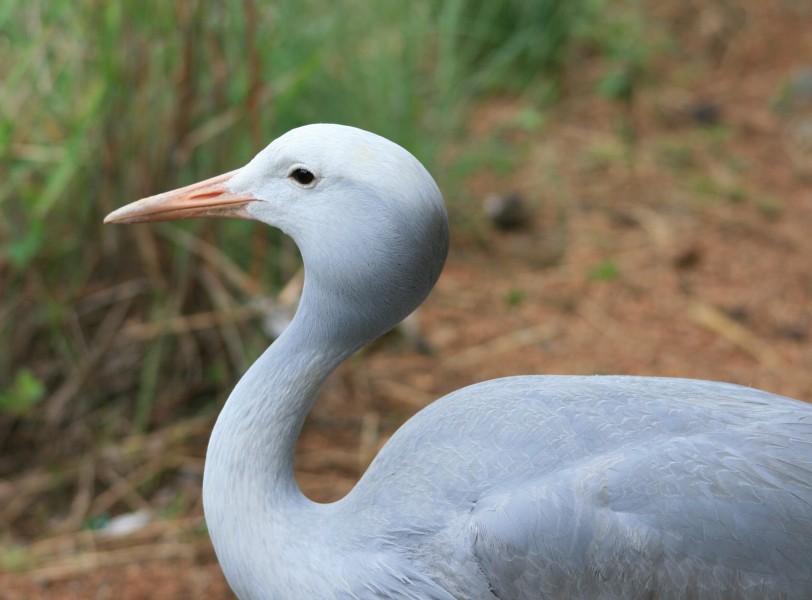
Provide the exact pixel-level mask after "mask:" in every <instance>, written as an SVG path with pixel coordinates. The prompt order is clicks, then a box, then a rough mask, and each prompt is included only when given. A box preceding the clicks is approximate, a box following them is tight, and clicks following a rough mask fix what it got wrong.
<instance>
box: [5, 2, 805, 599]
mask: <svg viewBox="0 0 812 600" xmlns="http://www.w3.org/2000/svg"><path fill="white" fill-rule="evenodd" d="M654 10H655V12H654V14H653V17H654V18H655V19H657V21H658V22H659V23H664V24H666V25H665V26H664V27H665V29H667V30H668V31H669V32H670V35H671V37H672V47H671V48H670V49H669V50H668V51H667V52H665V53H664V54H663V55H662V57H660V58H656V59H654V62H655V65H654V67H653V68H650V69H649V71H650V72H649V73H647V74H646V75H645V76H644V78H643V81H642V85H641V86H640V88H639V89H638V90H637V93H636V94H635V96H634V97H633V99H632V100H631V101H630V102H629V103H624V102H619V101H616V100H611V99H606V98H602V97H600V96H599V95H597V94H595V92H594V89H595V81H596V78H597V77H598V74H599V70H600V61H599V59H598V58H596V59H595V60H594V61H586V62H585V64H584V67H583V69H582V70H581V71H580V72H578V73H573V74H571V75H570V76H568V80H567V82H566V89H565V93H564V98H563V101H562V102H561V104H560V106H559V107H558V108H556V109H555V110H553V111H551V112H549V113H545V114H544V123H543V125H542V126H541V127H540V128H538V129H534V128H528V127H522V126H519V125H517V123H521V122H522V118H523V117H522V115H524V114H526V111H527V109H528V103H527V100H522V99H518V100H515V99H511V100H494V101H493V102H490V103H488V104H487V105H486V106H483V107H482V108H481V109H480V110H479V111H478V113H477V114H476V115H475V117H474V118H473V119H472V125H471V135H470V139H469V141H468V143H470V144H482V145H483V146H484V145H487V144H493V143H501V144H504V145H505V146H506V147H508V148H509V149H510V151H512V152H516V155H517V156H518V161H517V164H516V167H515V168H514V169H510V170H507V171H498V170H494V169H486V168H483V169H480V170H478V171H477V172H476V173H475V174H473V175H472V176H470V177H469V178H468V181H467V186H466V188H465V189H463V190H460V191H459V192H458V194H459V198H451V197H449V198H447V199H448V201H449V205H450V206H451V207H452V211H451V218H452V224H453V225H454V230H455V237H454V239H453V241H452V249H451V254H450V256H449V260H448V264H447V267H446V269H445V272H444V274H443V276H442V277H441V279H440V281H439V283H438V285H437V287H436V289H435V291H434V292H433V293H432V295H431V296H430V298H429V299H428V301H427V302H426V303H425V305H424V306H423V307H422V308H421V309H420V310H419V311H418V313H417V316H416V324H417V327H416V329H417V331H418V334H417V336H418V337H419V340H420V344H418V345H415V344H414V343H412V342H413V341H414V339H413V337H410V336H404V335H397V334H396V335H391V336H389V337H387V338H386V339H384V340H382V341H380V342H377V343H376V344H375V345H374V346H373V347H372V348H370V349H368V350H366V351H364V352H363V353H362V354H360V355H359V356H356V357H354V358H353V359H352V360H350V361H349V362H348V363H347V364H345V365H343V366H342V367H341V368H340V369H339V371H338V372H337V373H336V374H335V376H334V377H333V378H332V379H331V380H330V381H329V382H328V384H327V386H326V388H325V389H324V390H323V393H322V396H321V399H320V401H319V402H318V403H317V405H316V407H315V408H314V411H313V413H312V415H311V417H310V419H309V421H308V423H307V425H306V428H305V431H304V433H303V436H302V439H301V441H300V444H299V455H298V459H297V460H298V463H297V467H298V471H297V472H298V477H299V481H300V484H301V486H302V487H303V489H304V490H305V491H306V492H307V493H308V495H309V496H311V497H312V498H314V499H316V500H320V501H328V500H332V499H336V498H339V497H341V496H342V495H343V494H344V493H346V492H347V491H348V490H349V489H350V488H351V487H352V485H353V483H354V482H355V480H356V479H357V477H358V476H359V474H360V473H361V472H362V471H363V469H364V467H365V466H366V464H368V462H369V460H370V459H371V457H372V456H374V454H375V452H376V451H377V449H378V448H379V447H380V446H381V445H382V444H383V443H385V441H386V439H387V438H388V436H389V435H391V433H392V432H393V431H394V430H395V429H396V428H397V427H398V426H399V425H400V424H401V423H402V422H403V421H404V420H405V419H407V418H408V417H409V416H410V415H411V414H413V413H414V412H416V411H417V410H419V409H420V408H421V407H422V406H424V405H425V404H427V403H429V402H431V401H432V400H433V399H435V398H437V397H439V396H441V395H442V394H444V393H447V392H449V391H451V390H454V389H457V388H459V387H461V386H464V385H466V384H470V383H474V382H476V381H480V380H484V379H489V378H494V377H502V376H506V375H513V374H520V373H522V374H526V373H550V374H564V373H570V374H572V373H575V374H591V373H597V374H607V373H622V374H641V375H660V376H673V377H690V378H700V379H714V380H723V381H731V382H735V383H740V384H744V385H749V386H755V387H759V388H763V389H766V390H769V391H772V392H776V393H780V394H785V395H789V396H793V397H796V398H800V399H803V400H806V401H812V82H810V80H812V35H810V31H812V9H810V8H809V7H808V6H807V4H806V3H803V2H791V1H789V0H786V1H778V0H774V1H767V2H761V1H755V0H753V1H747V2H740V3H727V2H721V1H719V2H684V3H668V2H666V3H662V7H661V8H656V9H654ZM593 62H594V64H593ZM494 140H496V142H494ZM517 149H518V150H517ZM510 192H516V193H517V194H518V195H519V196H520V197H521V198H522V199H523V200H524V202H525V203H526V206H527V207H528V208H529V211H530V214H531V216H530V217H529V218H528V220H527V222H526V224H525V226H524V227H522V228H519V229H517V230H515V231H507V232H503V231H498V230H497V229H495V228H492V227H491V226H490V225H489V224H488V222H487V219H486V218H485V217H484V216H483V215H482V214H481V212H480V209H479V206H478V204H479V201H480V200H481V199H483V198H485V197H486V196H488V195H490V194H506V193H510ZM452 193H453V192H452ZM465 199H476V204H474V203H473V202H465V201H464V200H465ZM474 213H476V215H474ZM472 215H474V216H473V217H472ZM418 346H424V348H423V351H420V350H419V349H418ZM426 350H427V351H426ZM210 425H211V423H210V422H209V421H204V422H202V423H201V424H200V432H199V435H198V436H197V437H195V438H194V439H196V440H199V441H198V442H197V443H196V444H195V445H192V446H190V447H189V449H188V453H189V457H190V458H189V462H188V463H187V464H192V465H196V466H195V467H194V468H189V469H187V471H188V472H187V477H186V483H185V484H184V485H188V488H189V490H190V492H189V493H190V494H199V492H198V491H195V490H199V476H200V472H201V471H200V464H201V459H202V457H203V455H204V451H205V439H206V435H207V432H208V429H209V428H210ZM37 544H39V546H37ZM31 547H32V548H34V550H37V551H40V550H42V554H43V555H46V554H47V555H48V556H50V558H49V560H47V561H41V562H39V563H37V565H36V566H33V567H31V568H30V569H24V570H22V571H21V572H13V573H6V574H2V573H0V598H7V599H35V598H36V599H39V598H42V599H45V598H48V599H57V598H58V599H63V598H64V599H72V598H77V599H78V598H83V599H84V598H94V599H98V600H103V599H108V598H109V599H113V598H115V599H119V600H136V599H141V598H151V599H170V598H177V599H181V598H196V599H224V598H231V597H233V596H232V595H231V592H230V591H229V589H228V586H227V585H226V583H225V581H224V580H223V578H222V575H221V574H220V570H219V567H218V566H217V563H216V559H215V556H214V553H213V551H212V549H211V546H210V544H209V542H208V538H207V536H206V535H205V533H202V518H201V511H200V506H199V502H196V503H193V504H192V507H191V508H190V509H189V510H188V511H185V512H184V514H182V515H180V516H177V515H176V516H173V517H172V518H169V519H163V520H160V521H153V522H151V523H150V524H149V525H147V526H146V527H145V528H143V529H139V530H137V531H136V532H134V533H132V534H129V535H126V536H123V537H120V538H116V539H104V538H102V537H101V536H99V535H94V534H90V533H88V532H83V533H81V534H64V535H62V536H55V537H52V538H49V539H47V540H38V541H35V542H32V544H31ZM46 547H47V551H46V550H43V548H46ZM28 550H31V548H28ZM4 552H5V551H4ZM9 552H10V550H9Z"/></svg>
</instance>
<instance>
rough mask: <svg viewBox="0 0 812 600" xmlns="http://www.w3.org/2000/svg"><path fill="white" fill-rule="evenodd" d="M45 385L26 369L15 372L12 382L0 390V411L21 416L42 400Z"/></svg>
mask: <svg viewBox="0 0 812 600" xmlns="http://www.w3.org/2000/svg"><path fill="white" fill-rule="evenodd" d="M44 395H45V385H43V383H42V381H40V380H39V379H37V378H36V376H35V375H34V374H33V373H31V371H29V370H28V369H21V370H20V371H18V372H17V375H16V377H15V378H14V381H13V383H12V384H11V386H9V387H8V388H7V389H5V390H0V413H6V414H10V415H17V416H22V415H26V414H29V413H30V412H31V410H32V409H33V408H34V407H35V406H36V405H37V403H38V402H39V401H40V400H42V398H43V396H44Z"/></svg>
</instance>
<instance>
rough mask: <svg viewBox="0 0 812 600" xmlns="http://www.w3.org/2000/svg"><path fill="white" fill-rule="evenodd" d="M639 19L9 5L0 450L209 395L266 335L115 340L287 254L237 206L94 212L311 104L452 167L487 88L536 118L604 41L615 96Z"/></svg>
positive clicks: (245, 283) (123, 423)
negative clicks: (187, 218)
mask: <svg viewBox="0 0 812 600" xmlns="http://www.w3.org/2000/svg"><path fill="white" fill-rule="evenodd" d="M610 4H611V5H612V6H611V10H609V8H610ZM637 18H638V17H637V14H636V9H635V3H634V2H632V1H628V2H617V1H616V2H609V0H577V1H573V2H558V1H556V0H547V1H544V0H534V1H532V2H528V1H523V0H513V1H511V2H495V3H491V2H464V1H461V0H452V1H450V2H437V1H433V0H432V1H429V0H419V1H416V2H410V3H405V4H404V3H392V2H387V1H373V2H365V3H358V2H353V1H341V2H335V3H329V5H328V4H325V3H324V2H322V1H318V0H314V1H305V2H274V3H263V2H257V1H256V0H228V1H223V2H197V1H194V0H188V1H183V2H157V1H154V2H134V1H133V2H101V1H98V0H82V1H79V2H51V1H45V0H41V1H40V0H9V1H8V2H4V3H3V7H2V8H0V48H2V50H1V52H2V54H0V73H1V74H2V80H3V87H2V94H0V156H2V163H1V164H0V182H1V183H0V215H2V218H1V219H0V287H2V290H3V294H2V303H1V304H0V347H2V348H3V349H4V351H3V352H2V353H0V390H1V391H0V448H5V450H6V452H8V451H9V448H8V447H7V445H8V444H9V443H10V440H12V439H13V438H14V436H17V439H19V438H20V437H22V438H30V439H31V441H32V442H36V441H37V440H40V441H41V440H48V439H51V436H52V435H53V433H54V431H55V428H57V429H58V428H59V427H61V426H64V425H65V424H67V423H76V422H84V423H92V424H93V425H94V426H97V425H99V420H101V422H103V423H104V424H105V428H109V429H110V432H111V435H119V433H120V432H119V431H118V430H119V429H120V427H125V428H129V427H133V428H136V429H137V430H144V429H146V428H148V427H149V426H150V424H151V423H152V422H153V421H154V420H155V419H159V420H163V419H164V418H165V417H166V416H167V413H172V412H173V411H174V410H175V409H177V407H181V406H187V405H188V404H187V402H186V399H188V397H189V396H190V395H191V396H194V397H195V398H197V399H200V398H210V399H211V398H219V397H221V396H222V394H223V393H224V392H225V391H226V390H228V389H229V387H230V385H231V382H232V380H233V379H234V377H235V375H237V374H238V373H239V372H241V371H242V369H243V368H244V367H245V365H246V361H248V360H249V359H250V357H252V356H254V355H255V354H256V351H257V349H258V348H259V347H261V346H263V345H264V344H266V342H267V336H265V335H264V334H263V333H262V332H261V331H258V330H256V329H254V330H253V335H250V332H251V330H250V329H249V330H247V331H246V332H243V333H249V335H239V336H237V335H233V334H234V330H233V326H232V325H224V326H223V327H222V328H220V329H227V330H230V331H231V334H226V335H218V334H214V335H212V332H211V330H209V331H204V332H202V333H201V334H200V338H197V337H195V338H187V337H184V336H181V337H178V336H173V335H165V334H164V333H162V332H161V331H159V330H157V329H153V330H148V331H142V332H141V333H142V335H141V338H140V339H137V340H134V345H135V346H137V347H131V348H120V347H118V348H117V352H116V354H117V356H116V357H115V358H114V357H112V356H110V355H109V352H108V351H109V350H110V348H111V344H113V343H114V339H115V334H116V333H117V332H118V330H119V329H120V328H121V327H122V325H123V323H124V319H125V317H127V318H132V317H133V315H136V314H137V315H138V316H137V318H138V319H144V320H150V321H153V322H157V323H170V322H171V320H172V318H173V317H176V316H177V315H179V314H181V313H185V312H201V311H203V312H205V311H207V310H209V311H214V310H226V309H233V308H234V306H235V305H236V304H239V303H241V302H242V301H243V300H244V296H245V294H250V293H254V294H256V293H258V292H260V291H263V292H272V291H274V290H276V289H278V288H279V286H280V285H281V284H283V283H284V282H285V281H287V279H289V278H290V277H291V276H292V275H293V273H294V272H295V270H296V268H297V265H296V255H295V252H292V250H291V247H290V245H289V244H287V243H286V242H285V241H283V240H282V239H281V238H280V236H279V235H278V234H277V233H275V232H273V231H269V230H266V229H265V228H256V227H253V226H252V225H251V224H248V223H218V224H217V226H216V227H214V226H212V224H209V223H191V224H184V225H180V226H177V225H167V226H163V227H157V228H152V229H149V230H147V229H143V228H136V229H135V230H132V229H131V230H124V229H121V228H114V227H107V228H102V226H101V220H102V218H103V216H104V215H105V214H107V213H108V212H109V211H111V210H112V209H114V208H116V207H118V206H120V205H122V204H124V203H126V202H129V201H132V200H134V199H137V198H140V197H143V196H146V195H151V194H154V193H157V192H158V191H161V190H165V189H171V188H174V187H178V186H180V185H183V184H186V183H189V182H192V181H195V180H198V179H201V178H205V177H208V176H211V175H213V174H216V173H219V172H223V171H226V170H230V169H233V168H236V167H238V166H240V165H242V164H244V163H245V162H247V160H248V159H249V158H250V157H251V156H253V154H254V153H256V152H257V151H258V150H259V149H261V148H262V147H263V146H264V145H265V144H267V143H268V142H269V141H270V140H271V139H273V137H275V136H277V135H279V134H281V133H283V132H285V131H287V130H288V129H290V128H293V127H296V126H298V125H301V124H304V123H310V122H339V123H346V124H352V125H356V126H359V127H363V128H365V129H369V130H372V131H375V132H377V133H379V134H381V135H384V136H386V137H389V138H391V139H393V140H395V141H397V142H398V143H400V144H401V145H403V146H405V147H406V148H408V149H410V150H411V151H412V152H413V153H414V154H416V155H417V156H418V157H419V158H420V159H421V160H423V161H424V162H425V163H426V164H428V165H429V167H430V169H431V170H432V171H434V172H435V173H436V174H437V176H438V178H440V179H445V180H448V179H449V178H452V179H453V177H454V176H455V174H457V175H460V176H461V174H464V173H465V172H467V170H468V171H470V169H471V168H472V167H471V160H474V162H475V163H476V158H474V159H470V157H468V158H469V160H466V158H465V157H464V156H462V157H461V156H460V155H459V153H458V154H455V155H454V158H453V160H452V161H446V163H444V164H442V158H443V157H444V156H446V157H448V156H449V154H448V152H447V151H448V150H449V149H450V148H452V147H453V144H454V142H455V141H458V140H459V139H460V135H461V127H462V125H463V124H464V123H465V119H466V118H467V117H468V115H469V111H470V110H471V108H472V107H473V106H475V105H476V104H477V103H478V102H481V101H482V100H483V99H484V98H485V97H487V96H488V95H493V94H497V93H510V94H525V93H527V94H532V95H533V97H534V98H535V99H536V103H535V104H536V106H538V111H539V114H536V115H534V114H529V115H525V120H528V119H529V123H530V125H528V126H532V125H533V123H534V122H535V120H534V119H536V120H537V119H540V112H541V111H543V108H544V106H545V105H548V104H550V103H553V102H554V101H555V100H556V98H557V96H558V94H559V91H560V90H559V86H560V81H561V76H562V71H563V70H564V69H565V65H566V64H568V63H572V62H573V61H572V60H571V59H572V56H573V55H574V54H577V53H579V52H580V53H583V52H591V53H602V54H604V55H605V56H606V57H607V70H606V80H605V81H604V85H606V86H610V87H611V86H614V87H615V88H617V89H618V90H619V91H617V90H613V92H612V93H618V94H621V95H622V94H625V93H627V91H625V88H624V86H626V87H628V85H629V83H628V81H626V78H627V77H628V76H627V75H624V74H627V73H630V72H631V70H630V69H631V68H636V67H638V66H639V64H641V63H642V62H644V61H645V58H646V57H645V53H644V52H642V51H641V48H640V47H630V46H629V40H640V39H641V38H640V36H639V35H630V34H629V28H634V27H639V26H640V24H639V23H638V21H637ZM635 43H636V44H637V46H639V45H640V43H639V42H635ZM621 88H624V89H621ZM444 152H445V154H444ZM482 160H489V158H484V157H483V158H482ZM449 162H450V163H451V164H449ZM441 166H442V168H441ZM442 183H444V184H446V183H450V182H449V181H443V182H442ZM451 184H452V185H453V183H451ZM454 196H455V195H454V194H451V195H450V198H452V199H453V198H454ZM453 210H455V207H452V211H453ZM204 244H205V245H204ZM215 248H216V250H215ZM206 249H208V251H209V259H208V262H207V260H206V257H205V254H206V251H207V250H206ZM212 252H217V253H218V254H217V258H216V259H214V262H215V264H216V265H219V269H220V271H219V272H214V271H212V269H215V270H217V268H218V267H212V266H211V264H210V263H211V262H212V259H211V254H212ZM226 257H228V258H226ZM201 261H202V262H203V263H204V267H205V268H206V269H209V271H206V273H208V276H204V275H201V274H200V271H199V264H200V263H201ZM218 261H219V262H218ZM232 261H233V263H232ZM206 265H208V266H206ZM224 265H225V266H224ZM224 273H226V275H225V276H224V275H223V274H224ZM228 273H230V274H231V280H234V279H236V281H237V283H236V286H235V282H234V281H230V280H229V278H228ZM235 273H241V274H246V275H247V278H240V276H239V275H235ZM223 277H225V280H223ZM234 294H237V295H238V297H235V296H234ZM115 307H119V308H120V310H117V309H115ZM122 307H123V308H122ZM215 330H216V329H215ZM221 333H222V332H221ZM184 344H186V346H187V347H186V348H182V347H180V346H183V345H184ZM121 361H124V362H125V363H127V364H121ZM179 363H180V364H179ZM159 373H161V374H162V375H161V376H160V377H159V376H158V374H159ZM166 373H176V374H177V377H178V378H179V382H178V384H177V385H173V384H171V383H168V382H167V379H166V376H165V374H166ZM159 379H160V383H159ZM190 381H195V382H199V381H203V382H205V384H201V385H204V387H205V389H203V390H201V389H194V390H189V389H188V382H190ZM184 388H185V389H184ZM111 402H115V406H114V407H111ZM111 408H112V409H113V410H111ZM157 410H160V411H161V414H160V415H157V414H156V411H157ZM108 413H111V414H114V415H115V416H111V414H108ZM110 419H112V420H113V421H117V424H116V425H111V423H110ZM12 433H14V436H12V435H11V434H12ZM60 437H61V439H65V437H64V436H62V435H61V434H60ZM69 437H70V436H69ZM76 439H78V440H85V439H92V438H87V437H86V436H83V435H79V436H78V437H77V438H76ZM75 441H76V440H73V441H71V442H70V444H73V443H74V442H75ZM94 443H95V442H94ZM50 447H51V448H52V449H53V451H54V452H55V453H56V455H58V454H59V452H60V450H59V449H60V447H61V444H55V445H52V446H50ZM12 451H13V449H12ZM3 466H4V465H2V464H0V473H2V467H3Z"/></svg>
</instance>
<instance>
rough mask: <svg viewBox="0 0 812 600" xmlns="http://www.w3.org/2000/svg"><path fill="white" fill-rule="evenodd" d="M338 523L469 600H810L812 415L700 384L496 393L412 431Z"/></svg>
mask: <svg viewBox="0 0 812 600" xmlns="http://www.w3.org/2000/svg"><path fill="white" fill-rule="evenodd" d="M336 509H338V510H341V511H344V512H345V518H344V526H345V527H348V528H349V529H350V530H352V528H353V523H358V528H357V530H358V531H364V534H365V535H368V536H370V537H369V539H370V540H371V539H376V540H389V541H391V542H392V547H393V548H395V549H396V550H395V552H397V553H400V554H399V556H403V557H404V559H405V560H410V561H416V562H417V563H420V564H425V568H426V569H427V570H428V571H429V574H430V575H431V576H432V577H434V578H435V579H436V580H438V581H444V582H445V583H444V585H445V586H447V588H448V589H449V590H450V591H451V593H455V591H456V592H459V593H462V594H463V595H461V596H459V597H463V598H477V597H482V598H494V597H495V598H499V599H501V600H510V599H519V598H528V599H529V598H534V599H535V598H546V597H554V598H569V597H572V598H592V597H611V598H614V597H617V598H633V597H649V596H648V594H654V596H653V597H657V598H667V597H694V596H695V597H699V598H716V597H733V598H747V597H752V598H761V597H771V598H772V597H787V598H812V564H810V562H811V561H812V407H810V406H808V405H806V404H803V403H801V402H798V401H795V400H791V399H788V398H784V397H780V396H776V395H773V394H768V393H765V392H761V391H758V390H754V389H750V388H745V387H740V386H735V385H730V384H721V383H712V382H703V381H692V380H679V379H659V378H656V379H655V378H643V377H513V378H507V379H500V380H494V381H489V382H486V383H482V384H478V385H474V386H471V387H468V388H464V389H462V390H459V391H457V392H454V393H452V394H450V395H448V396H446V397H444V398H442V399H441V400H438V401H437V402H435V403H434V404H432V405H430V406H428V407H427V408H426V409H424V410H423V411H421V412H420V413H418V414H417V415H416V416H415V417H413V418H412V419H411V420H410V421H408V422H407V423H406V424H405V425H404V426H403V427H402V428H401V429H400V430H399V431H398V432H397V433H396V434H395V435H394V436H393V437H392V439H391V440H390V441H389V443H388V444H387V445H386V446H385V447H384V448H383V449H382V451H381V452H380V454H379V456H378V457H377V458H376V459H375V461H374V462H373V463H372V465H371V466H370V468H369V470H368V471H367V473H366V474H365V475H364V477H363V478H362V479H361V481H360V482H359V483H358V485H357V486H356V488H355V489H354V490H353V492H352V493H351V494H350V495H348V496H347V497H346V498H345V499H344V500H343V501H341V502H339V503H337V506H336ZM361 523H363V526H361ZM475 586H479V587H478V588H477V587H475ZM472 589H479V590H480V592H476V593H481V596H476V595H472V592H471V590H472ZM726 594H727V595H726Z"/></svg>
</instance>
